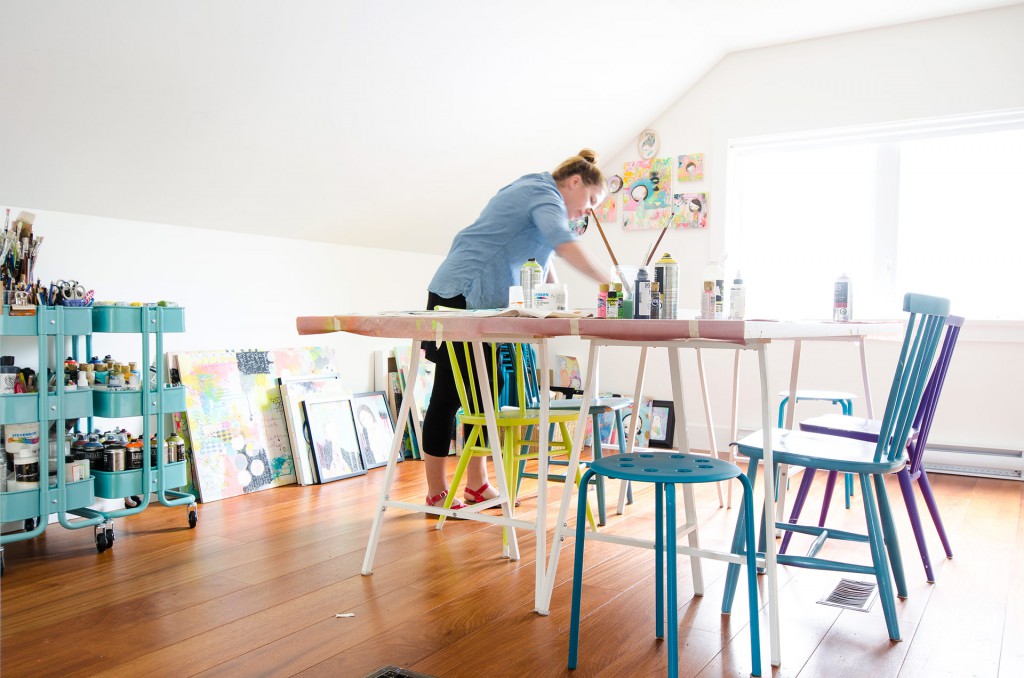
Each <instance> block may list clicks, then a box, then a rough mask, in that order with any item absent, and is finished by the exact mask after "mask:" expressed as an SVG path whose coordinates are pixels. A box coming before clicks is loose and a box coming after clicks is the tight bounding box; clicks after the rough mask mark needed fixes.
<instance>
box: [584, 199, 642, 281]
mask: <svg viewBox="0 0 1024 678" xmlns="http://www.w3.org/2000/svg"><path fill="white" fill-rule="evenodd" d="M590 216H592V217H594V223H595V224H597V232H598V233H600V234H601V240H603V241H604V247H605V249H607V250H608V256H610V257H611V258H612V265H613V266H615V272H616V273H618V274H619V280H621V281H622V286H623V287H624V288H625V289H626V291H627V292H629V293H630V294H632V293H633V290H632V288H631V287H630V286H629V281H628V280H626V276H625V275H623V273H622V268H621V267H620V266H619V260H618V259H616V258H615V252H613V251H612V246H611V244H609V242H608V238H607V237H605V234H604V229H603V228H601V220H600V219H598V218H597V214H596V213H595V212H594V210H593V209H591V210H590Z"/></svg>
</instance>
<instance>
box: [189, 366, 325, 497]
mask: <svg viewBox="0 0 1024 678" xmlns="http://www.w3.org/2000/svg"><path fill="white" fill-rule="evenodd" d="M176 358H177V363H178V370H179V372H180V374H181V382H182V385H183V386H184V387H185V407H186V413H185V415H186V417H187V419H188V432H189V437H190V440H189V443H190V445H191V449H192V453H193V457H194V463H195V466H194V473H195V477H196V484H197V486H198V489H199V498H200V500H201V501H204V502H207V501H216V500H218V499H226V498H228V497H234V496H238V495H241V494H247V493H250V492H258V491H261V490H266V489H270V488H272V487H279V486H281V485H288V484H291V483H294V482H295V481H296V478H295V466H294V463H293V460H292V449H291V443H290V442H289V439H288V429H287V425H286V424H285V416H284V407H283V403H282V402H281V390H280V388H279V386H278V381H277V380H278V378H279V377H282V376H290V375H299V374H313V375H317V374H319V375H326V374H329V373H334V372H336V370H335V369H334V352H333V350H332V349H329V348H321V347H303V348H291V349H279V350H272V351H255V350H254V351H197V352H184V353H178V354H177V356H176Z"/></svg>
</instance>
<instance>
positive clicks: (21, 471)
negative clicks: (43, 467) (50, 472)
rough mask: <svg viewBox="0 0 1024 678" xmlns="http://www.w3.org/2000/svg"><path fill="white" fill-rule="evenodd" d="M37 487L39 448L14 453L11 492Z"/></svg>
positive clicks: (19, 450)
mask: <svg viewBox="0 0 1024 678" xmlns="http://www.w3.org/2000/svg"><path fill="white" fill-rule="evenodd" d="M36 487H39V448H38V447H37V448H36V449H35V450H31V449H28V448H21V449H18V450H16V451H15V452H14V486H13V487H10V489H12V490H29V489H32V488H36Z"/></svg>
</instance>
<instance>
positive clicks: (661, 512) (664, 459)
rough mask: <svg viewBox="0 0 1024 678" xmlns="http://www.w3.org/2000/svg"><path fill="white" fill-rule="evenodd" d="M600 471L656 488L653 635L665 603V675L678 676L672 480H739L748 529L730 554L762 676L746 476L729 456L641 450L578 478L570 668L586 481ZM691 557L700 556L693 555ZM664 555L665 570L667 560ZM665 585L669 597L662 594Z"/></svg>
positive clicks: (755, 667)
mask: <svg viewBox="0 0 1024 678" xmlns="http://www.w3.org/2000/svg"><path fill="white" fill-rule="evenodd" d="M595 475H599V476H604V477H606V478H613V479H619V480H629V481H638V482H645V483H654V487H655V495H654V497H655V499H654V506H655V513H656V516H655V539H654V544H653V545H654V552H655V581H656V584H655V598H656V602H655V608H656V617H657V621H656V622H655V631H654V633H655V636H656V637H658V638H664V637H665V619H664V618H665V616H666V615H665V613H666V607H667V608H668V610H667V611H668V640H667V642H668V675H669V676H676V675H678V671H679V640H678V635H679V620H678V604H677V591H676V557H677V553H678V551H677V547H676V484H678V483H682V484H693V483H717V482H721V481H723V480H730V479H732V478H738V479H739V481H740V483H741V484H742V485H743V503H742V507H741V509H740V511H741V520H740V523H739V524H742V525H743V526H744V529H745V532H746V546H745V547H744V548H743V549H742V550H741V549H740V548H739V546H740V544H739V543H735V544H734V549H735V550H734V553H737V554H738V553H741V552H744V554H745V560H746V566H747V589H748V593H749V598H748V602H749V605H750V657H751V664H752V670H751V675H754V676H760V675H761V651H760V647H761V634H760V624H759V621H758V606H757V567H756V560H755V555H754V553H753V552H752V549H753V548H754V492H753V489H752V488H751V485H750V481H749V480H748V479H747V476H745V475H744V474H743V471H742V470H740V467H739V466H737V465H736V464H732V463H730V462H727V461H722V460H719V459H714V458H712V457H707V456H704V455H697V454H685V453H664V452H645V453H639V454H637V453H634V454H616V455H612V456H609V457H604V458H602V459H596V460H594V462H593V463H592V464H591V465H590V468H589V469H587V472H586V473H584V474H583V478H582V479H581V480H580V487H579V501H578V508H577V520H576V561H575V563H574V564H573V574H572V617H571V621H570V625H569V668H570V669H575V668H576V664H577V660H578V655H579V638H580V598H581V596H582V592H583V547H584V544H585V543H586V539H587V536H588V533H587V532H586V530H585V527H586V524H585V520H581V519H580V516H585V515H586V507H587V503H586V501H587V491H586V487H587V483H588V482H590V479H591V478H592V477H593V476H595ZM589 536H590V537H591V538H594V539H602V540H608V541H611V540H612V539H611V538H610V537H606V536H605V535H601V534H597V533H589ZM614 541H616V543H624V541H623V538H621V537H619V538H615V539H614ZM637 545H638V546H647V547H649V546H650V545H651V542H649V541H648V542H638V543H637ZM690 557H691V558H694V557H699V556H696V555H691V556H690ZM666 558H667V564H668V567H667V572H666V571H665V570H666V568H665V564H664V562H665V560H666ZM666 580H667V584H668V587H667V588H668V596H667V598H668V600H667V601H666V599H665V598H666V596H665V593H664V589H665V584H666Z"/></svg>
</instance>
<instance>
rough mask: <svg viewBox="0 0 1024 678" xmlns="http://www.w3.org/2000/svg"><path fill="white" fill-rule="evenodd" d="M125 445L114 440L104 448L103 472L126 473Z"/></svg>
mask: <svg viewBox="0 0 1024 678" xmlns="http://www.w3.org/2000/svg"><path fill="white" fill-rule="evenodd" d="M126 456H127V455H126V454H125V449H124V445H122V444H121V443H119V442H117V440H113V441H111V442H109V443H107V444H105V445H104V446H103V470H104V471H124V470H125V469H126V464H125V457H126Z"/></svg>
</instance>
